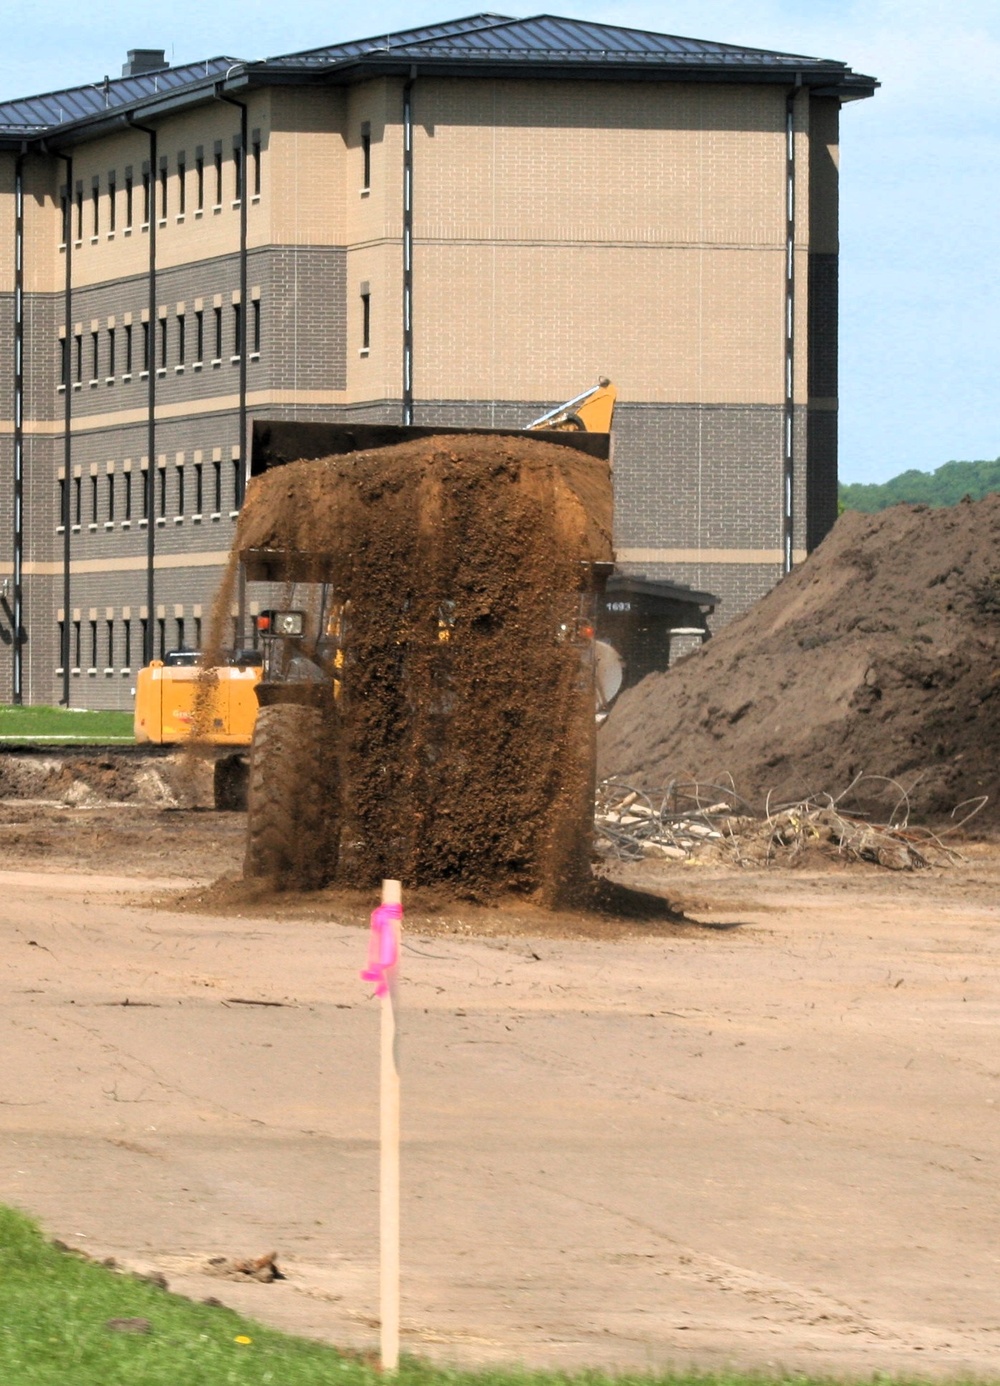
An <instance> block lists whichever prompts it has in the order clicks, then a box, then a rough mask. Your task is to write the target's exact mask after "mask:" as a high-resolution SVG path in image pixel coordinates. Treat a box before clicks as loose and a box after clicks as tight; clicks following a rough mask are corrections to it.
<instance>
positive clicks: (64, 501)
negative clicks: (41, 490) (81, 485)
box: [59, 476, 69, 525]
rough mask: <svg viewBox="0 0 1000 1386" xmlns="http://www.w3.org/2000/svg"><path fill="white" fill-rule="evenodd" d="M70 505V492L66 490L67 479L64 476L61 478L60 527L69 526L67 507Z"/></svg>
mask: <svg viewBox="0 0 1000 1386" xmlns="http://www.w3.org/2000/svg"><path fill="white" fill-rule="evenodd" d="M68 504H69V492H68V491H67V489H66V478H65V477H64V476H61V477H60V478H59V524H60V525H66V524H69V515H68V514H67V513H66V507H67V505H68Z"/></svg>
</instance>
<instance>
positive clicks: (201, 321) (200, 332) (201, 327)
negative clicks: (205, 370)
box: [194, 309, 205, 362]
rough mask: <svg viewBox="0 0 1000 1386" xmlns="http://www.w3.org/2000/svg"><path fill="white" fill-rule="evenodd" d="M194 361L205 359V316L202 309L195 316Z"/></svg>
mask: <svg viewBox="0 0 1000 1386" xmlns="http://www.w3.org/2000/svg"><path fill="white" fill-rule="evenodd" d="M194 359H195V360H196V361H199V362H200V361H204V359H205V314H204V313H203V312H202V311H201V309H199V310H198V312H197V313H195V315H194Z"/></svg>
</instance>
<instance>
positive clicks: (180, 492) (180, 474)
mask: <svg viewBox="0 0 1000 1386" xmlns="http://www.w3.org/2000/svg"><path fill="white" fill-rule="evenodd" d="M177 513H178V515H183V514H184V468H183V467H178V468H177Z"/></svg>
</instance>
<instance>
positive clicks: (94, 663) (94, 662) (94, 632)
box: [90, 621, 97, 669]
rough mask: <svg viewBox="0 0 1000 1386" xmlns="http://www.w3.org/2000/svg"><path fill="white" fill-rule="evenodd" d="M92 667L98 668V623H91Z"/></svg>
mask: <svg viewBox="0 0 1000 1386" xmlns="http://www.w3.org/2000/svg"><path fill="white" fill-rule="evenodd" d="M90 667H91V669H96V668H97V622H96V621H91V622H90Z"/></svg>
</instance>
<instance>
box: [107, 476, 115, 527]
mask: <svg viewBox="0 0 1000 1386" xmlns="http://www.w3.org/2000/svg"><path fill="white" fill-rule="evenodd" d="M114 518H115V474H114V472H108V519H109V520H113V519H114Z"/></svg>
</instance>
